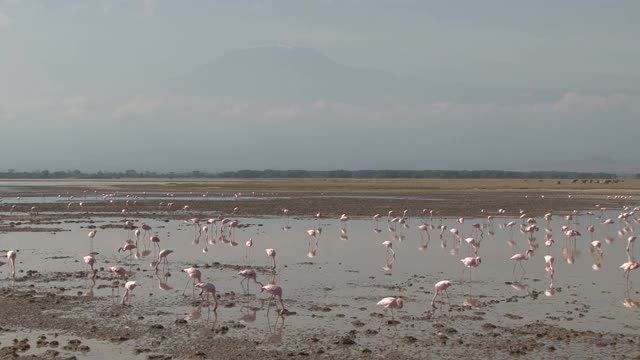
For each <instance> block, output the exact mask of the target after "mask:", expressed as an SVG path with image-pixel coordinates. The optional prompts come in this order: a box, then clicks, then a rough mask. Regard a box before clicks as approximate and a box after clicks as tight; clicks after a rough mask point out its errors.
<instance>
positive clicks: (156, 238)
mask: <svg viewBox="0 0 640 360" xmlns="http://www.w3.org/2000/svg"><path fill="white" fill-rule="evenodd" d="M149 240H150V241H151V244H153V252H154V254H155V252H156V251H160V237H159V236H158V234H156V235H153V236H151V237H150V238H149Z"/></svg>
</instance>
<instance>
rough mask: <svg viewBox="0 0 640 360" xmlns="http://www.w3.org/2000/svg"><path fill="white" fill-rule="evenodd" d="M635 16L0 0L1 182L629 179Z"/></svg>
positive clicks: (477, 5)
mask: <svg viewBox="0 0 640 360" xmlns="http://www.w3.org/2000/svg"><path fill="white" fill-rule="evenodd" d="M639 13H640V2H638V1H634V0H629V1H606V2H605V1H594V0H575V1H570V0H565V1H535V2H533V1H507V0H501V1H499V0H486V1H482V2H478V1H471V0H469V1H427V0H415V1H411V0H398V1H393V2H391V1H382V0H342V1H340V0H317V1H310V0H309V1H306V0H282V1H276V0H272V1H267V0H254V1H249V0H247V1H243V0H234V1H221V0H211V1H204V0H201V1H198V0H194V1H189V2H182V1H169V0H144V1H143V0H68V1H64V0H60V1H54V0H49V1H45V0H0V129H1V130H0V153H1V154H2V156H1V157H0V170H6V169H17V170H44V169H48V170H71V169H80V170H86V171H97V170H126V169H135V170H138V171H145V170H151V171H191V170H201V171H226V170H238V169H309V170H329V169H452V170H456V169H502V170H581V171H615V172H632V173H635V172H640V160H639V159H638V156H637V150H636V144H637V134H640V121H639V119H640V66H638V65H637V64H640V42H639V41H637V37H638V34H640V22H638V21H637V14H639Z"/></svg>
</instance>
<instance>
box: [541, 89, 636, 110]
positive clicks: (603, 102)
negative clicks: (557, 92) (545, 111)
mask: <svg viewBox="0 0 640 360" xmlns="http://www.w3.org/2000/svg"><path fill="white" fill-rule="evenodd" d="M639 101H640V98H639V97H637V96H635V97H634V96H631V95H627V94H611V95H604V96H603V95H584V94H578V93H575V92H568V93H566V94H564V95H563V96H562V97H561V98H560V99H559V100H558V101H556V102H555V103H553V105H552V109H553V111H555V112H563V113H606V112H627V111H633V112H636V111H640V106H638V102H639Z"/></svg>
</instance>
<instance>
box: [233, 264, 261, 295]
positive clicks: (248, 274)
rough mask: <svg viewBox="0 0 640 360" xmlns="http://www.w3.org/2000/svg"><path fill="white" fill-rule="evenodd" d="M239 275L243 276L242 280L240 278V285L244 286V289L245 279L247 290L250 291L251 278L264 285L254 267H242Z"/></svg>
mask: <svg viewBox="0 0 640 360" xmlns="http://www.w3.org/2000/svg"><path fill="white" fill-rule="evenodd" d="M238 275H240V276H242V280H240V286H242V289H243V290H244V285H243V283H244V281H245V280H246V281H247V292H249V282H250V281H249V280H253V282H255V283H256V284H258V285H260V287H262V286H263V284H262V283H261V282H259V281H258V280H257V274H256V271H255V270H253V269H242V270H240V272H239V273H238Z"/></svg>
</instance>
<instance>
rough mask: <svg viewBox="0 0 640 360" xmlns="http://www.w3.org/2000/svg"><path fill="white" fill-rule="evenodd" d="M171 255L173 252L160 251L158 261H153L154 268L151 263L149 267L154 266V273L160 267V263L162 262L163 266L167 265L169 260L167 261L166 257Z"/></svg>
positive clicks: (168, 250)
mask: <svg viewBox="0 0 640 360" xmlns="http://www.w3.org/2000/svg"><path fill="white" fill-rule="evenodd" d="M171 253H173V250H170V249H162V250H161V251H160V252H159V253H158V260H156V261H154V262H155V266H154V264H153V262H152V263H151V266H154V267H155V268H156V271H158V266H159V265H160V263H161V262H163V263H164V264H165V265H169V260H167V256H169V254H171ZM163 269H164V268H163ZM163 271H164V270H163Z"/></svg>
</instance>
